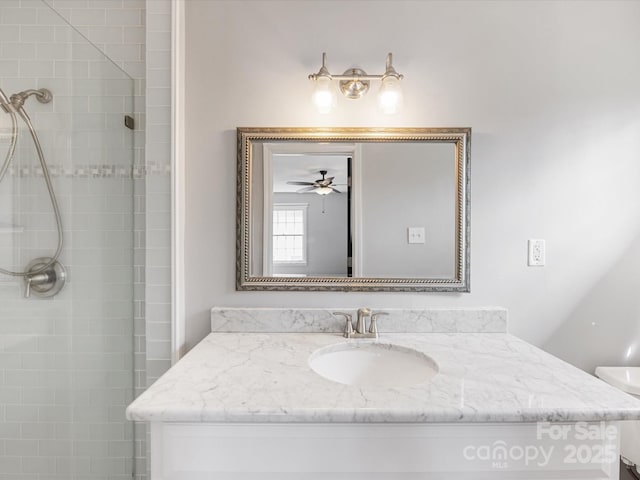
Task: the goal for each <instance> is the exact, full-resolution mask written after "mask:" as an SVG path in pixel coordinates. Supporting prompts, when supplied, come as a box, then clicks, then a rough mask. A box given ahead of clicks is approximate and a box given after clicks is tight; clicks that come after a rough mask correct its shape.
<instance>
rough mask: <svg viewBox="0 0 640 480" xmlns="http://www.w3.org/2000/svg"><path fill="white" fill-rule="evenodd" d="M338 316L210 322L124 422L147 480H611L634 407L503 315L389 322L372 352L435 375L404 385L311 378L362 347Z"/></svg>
mask: <svg viewBox="0 0 640 480" xmlns="http://www.w3.org/2000/svg"><path fill="white" fill-rule="evenodd" d="M337 310H345V309H331V310H319V309H318V310H313V309H307V310H281V309H215V310H214V312H213V314H212V330H213V332H212V333H211V334H210V335H209V336H207V337H206V338H205V339H204V340H203V341H202V342H200V344H198V345H197V346H196V347H195V348H194V349H193V350H191V351H190V352H189V353H188V354H187V355H186V356H185V357H184V358H182V359H181V360H180V361H179V362H178V363H177V364H176V365H174V366H173V367H172V368H171V369H170V370H169V371H168V372H166V373H165V374H164V375H163V376H162V377H161V378H160V379H158V380H157V381H156V382H155V383H154V384H153V385H152V386H151V387H150V388H149V389H148V390H147V391H145V392H144V393H143V394H142V395H140V396H139V397H138V398H137V399H136V400H135V401H134V402H133V403H132V404H131V405H130V406H129V407H128V409H127V416H128V418H129V419H130V420H135V421H143V422H149V423H150V425H151V459H150V461H151V480H204V479H207V480H209V479H211V480H258V479H260V480H276V479H277V480H288V479H292V480H293V479H295V480H325V479H326V480H427V479H428V480H439V479H447V480H450V479H451V480H482V479H492V480H493V479H505V480H507V479H508V480H513V479H531V480H533V479H536V480H540V479H548V480H552V479H553V480H566V479H581V480H585V479H589V480H596V479H600V480H605V479H608V480H614V479H617V478H618V449H619V446H618V435H617V425H618V422H620V421H626V420H639V419H640V401H638V400H637V399H635V398H633V397H631V396H630V395H627V394H625V393H623V392H621V391H620V390H618V389H616V388H613V387H611V386H610V385H607V384H606V383H604V382H602V381H600V380H598V379H596V378H595V377H593V376H591V375H589V374H587V373H585V372H583V371H581V370H579V369H577V368H575V367H573V366H571V365H569V364H567V363H565V362H563V361H561V360H559V359H558V358H556V357H553V356H552V355H549V354H548V353H546V352H544V351H542V350H540V349H538V348H536V347H535V346H533V345H530V344H529V343H527V342H524V341H523V340H520V339H519V338H517V337H514V336H513V335H509V334H508V333H506V312H505V311H504V310H502V309H469V310H464V309H460V310H451V309H449V310H427V311H415V310H393V309H386V311H387V312H388V313H389V315H388V316H385V317H384V323H382V324H381V325H379V328H380V330H381V333H380V339H379V340H375V339H374V340H367V341H371V342H378V345H377V346H376V348H374V349H372V350H373V351H375V350H379V349H381V348H386V347H390V348H392V349H398V350H402V351H405V352H409V351H411V352H415V354H416V355H425V356H428V357H429V359H431V361H432V367H433V368H434V369H436V370H437V372H436V373H435V375H431V376H430V377H429V378H428V379H426V380H422V381H418V382H417V383H409V384H407V383H403V384H402V386H390V384H385V385H386V386H382V385H380V384H376V383H375V382H374V384H367V385H366V386H365V385H362V384H360V386H358V385H357V384H355V383H348V384H343V383H340V382H339V381H337V380H335V381H332V380H329V379H327V378H325V377H323V376H321V375H319V374H318V373H316V372H315V371H313V369H312V366H310V362H311V363H312V364H314V362H315V359H317V358H318V355H319V352H335V351H343V349H344V348H345V345H347V348H349V349H351V348H352V347H353V346H355V347H357V348H360V345H361V344H357V343H353V342H359V341H360V340H354V339H345V338H343V337H342V335H341V334H340V333H339V332H340V331H341V330H342V328H343V326H344V325H343V321H342V320H339V319H336V318H335V317H334V316H333V315H332V314H331V312H332V311H337ZM401 328H404V329H406V330H408V332H407V331H406V330H405V331H403V330H401ZM273 332H290V333H273ZM366 350H367V351H368V350H369V349H368V348H367V349H366ZM341 363H342V362H338V368H340V366H341ZM314 365H315V364H314ZM350 367H351V368H353V365H349V362H345V365H344V368H347V369H348V368H350ZM431 373H433V372H431ZM372 374H373V376H374V377H375V375H376V371H375V369H374V371H373V372H372ZM374 380H375V379H374ZM385 381H386V382H389V381H391V383H392V384H393V381H394V379H393V378H391V379H389V378H387V379H386V380H385ZM349 382H351V381H349Z"/></svg>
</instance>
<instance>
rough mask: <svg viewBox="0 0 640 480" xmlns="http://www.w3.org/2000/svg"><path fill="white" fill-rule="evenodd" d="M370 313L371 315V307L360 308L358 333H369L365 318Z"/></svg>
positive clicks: (357, 325) (357, 324) (357, 323)
mask: <svg viewBox="0 0 640 480" xmlns="http://www.w3.org/2000/svg"><path fill="white" fill-rule="evenodd" d="M370 315H371V309H370V308H366V307H363V308H359V309H358V321H357V322H356V333H360V334H363V333H367V329H366V325H365V321H364V318H365V317H368V316H370Z"/></svg>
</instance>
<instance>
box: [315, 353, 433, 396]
mask: <svg viewBox="0 0 640 480" xmlns="http://www.w3.org/2000/svg"><path fill="white" fill-rule="evenodd" d="M309 366H310V367H311V369H312V370H313V371H314V372H316V373H317V374H318V375H320V376H322V377H324V378H326V379H328V380H332V381H334V382H337V383H342V384H345V385H354V386H358V387H407V386H411V385H417V384H419V383H422V382H426V381H427V380H429V379H430V378H433V377H434V376H435V375H436V374H437V373H438V365H437V364H436V362H435V361H433V359H431V358H430V357H428V356H427V355H425V354H424V353H421V352H418V351H417V350H413V349H411V348H407V347H401V346H399V345H393V344H390V343H379V342H376V343H372V342H354V343H341V344H337V345H330V346H328V347H324V348H321V349H319V350H316V351H315V352H314V353H313V354H311V356H310V357H309Z"/></svg>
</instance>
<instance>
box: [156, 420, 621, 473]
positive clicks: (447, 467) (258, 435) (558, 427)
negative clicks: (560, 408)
mask: <svg viewBox="0 0 640 480" xmlns="http://www.w3.org/2000/svg"><path fill="white" fill-rule="evenodd" d="M616 430H617V429H616V426H615V425H614V424H612V423H597V422H595V423H581V424H574V423H554V424H538V425H536V424H530V423H526V424H473V425H472V424H370V425H362V424H228V423H227V424H213V423H203V424H197V423H153V424H152V425H151V461H152V463H151V472H152V476H151V479H152V480H203V479H215V480H240V479H241V480H287V479H291V480H294V479H295V480H325V479H326V480H364V479H376V480H418V479H421V480H422V479H424V480H426V479H429V480H441V479H442V480H445V479H446V480H451V479H456V480H465V479H469V480H482V479H491V480H493V479H510V480H515V479H532V480H533V479H536V480H540V479H558V480H559V479H571V478H573V479H601V480H604V479H610V480H613V479H617V478H618V453H617V452H618V444H617V437H616V434H615V432H616ZM585 433H586V434H587V435H588V436H590V437H592V438H591V439H587V438H584V436H585V435H584V434H585ZM598 437H600V440H598Z"/></svg>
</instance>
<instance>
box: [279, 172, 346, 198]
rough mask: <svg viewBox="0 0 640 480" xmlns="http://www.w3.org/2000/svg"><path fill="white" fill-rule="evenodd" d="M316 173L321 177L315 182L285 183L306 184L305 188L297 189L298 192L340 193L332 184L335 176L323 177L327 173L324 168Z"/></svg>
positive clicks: (293, 183)
mask: <svg viewBox="0 0 640 480" xmlns="http://www.w3.org/2000/svg"><path fill="white" fill-rule="evenodd" d="M318 173H320V175H322V178H319V179H318V180H316V181H315V182H287V184H288V185H307V186H306V187H305V188H301V189H300V190H298V191H297V192H298V193H305V192H315V193H317V194H318V195H328V194H330V193H331V192H336V193H342V192H340V190H337V189H336V188H334V187H333V186H332V185H333V179H334V178H335V177H329V178H325V175H326V174H327V171H326V170H320V172H318Z"/></svg>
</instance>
